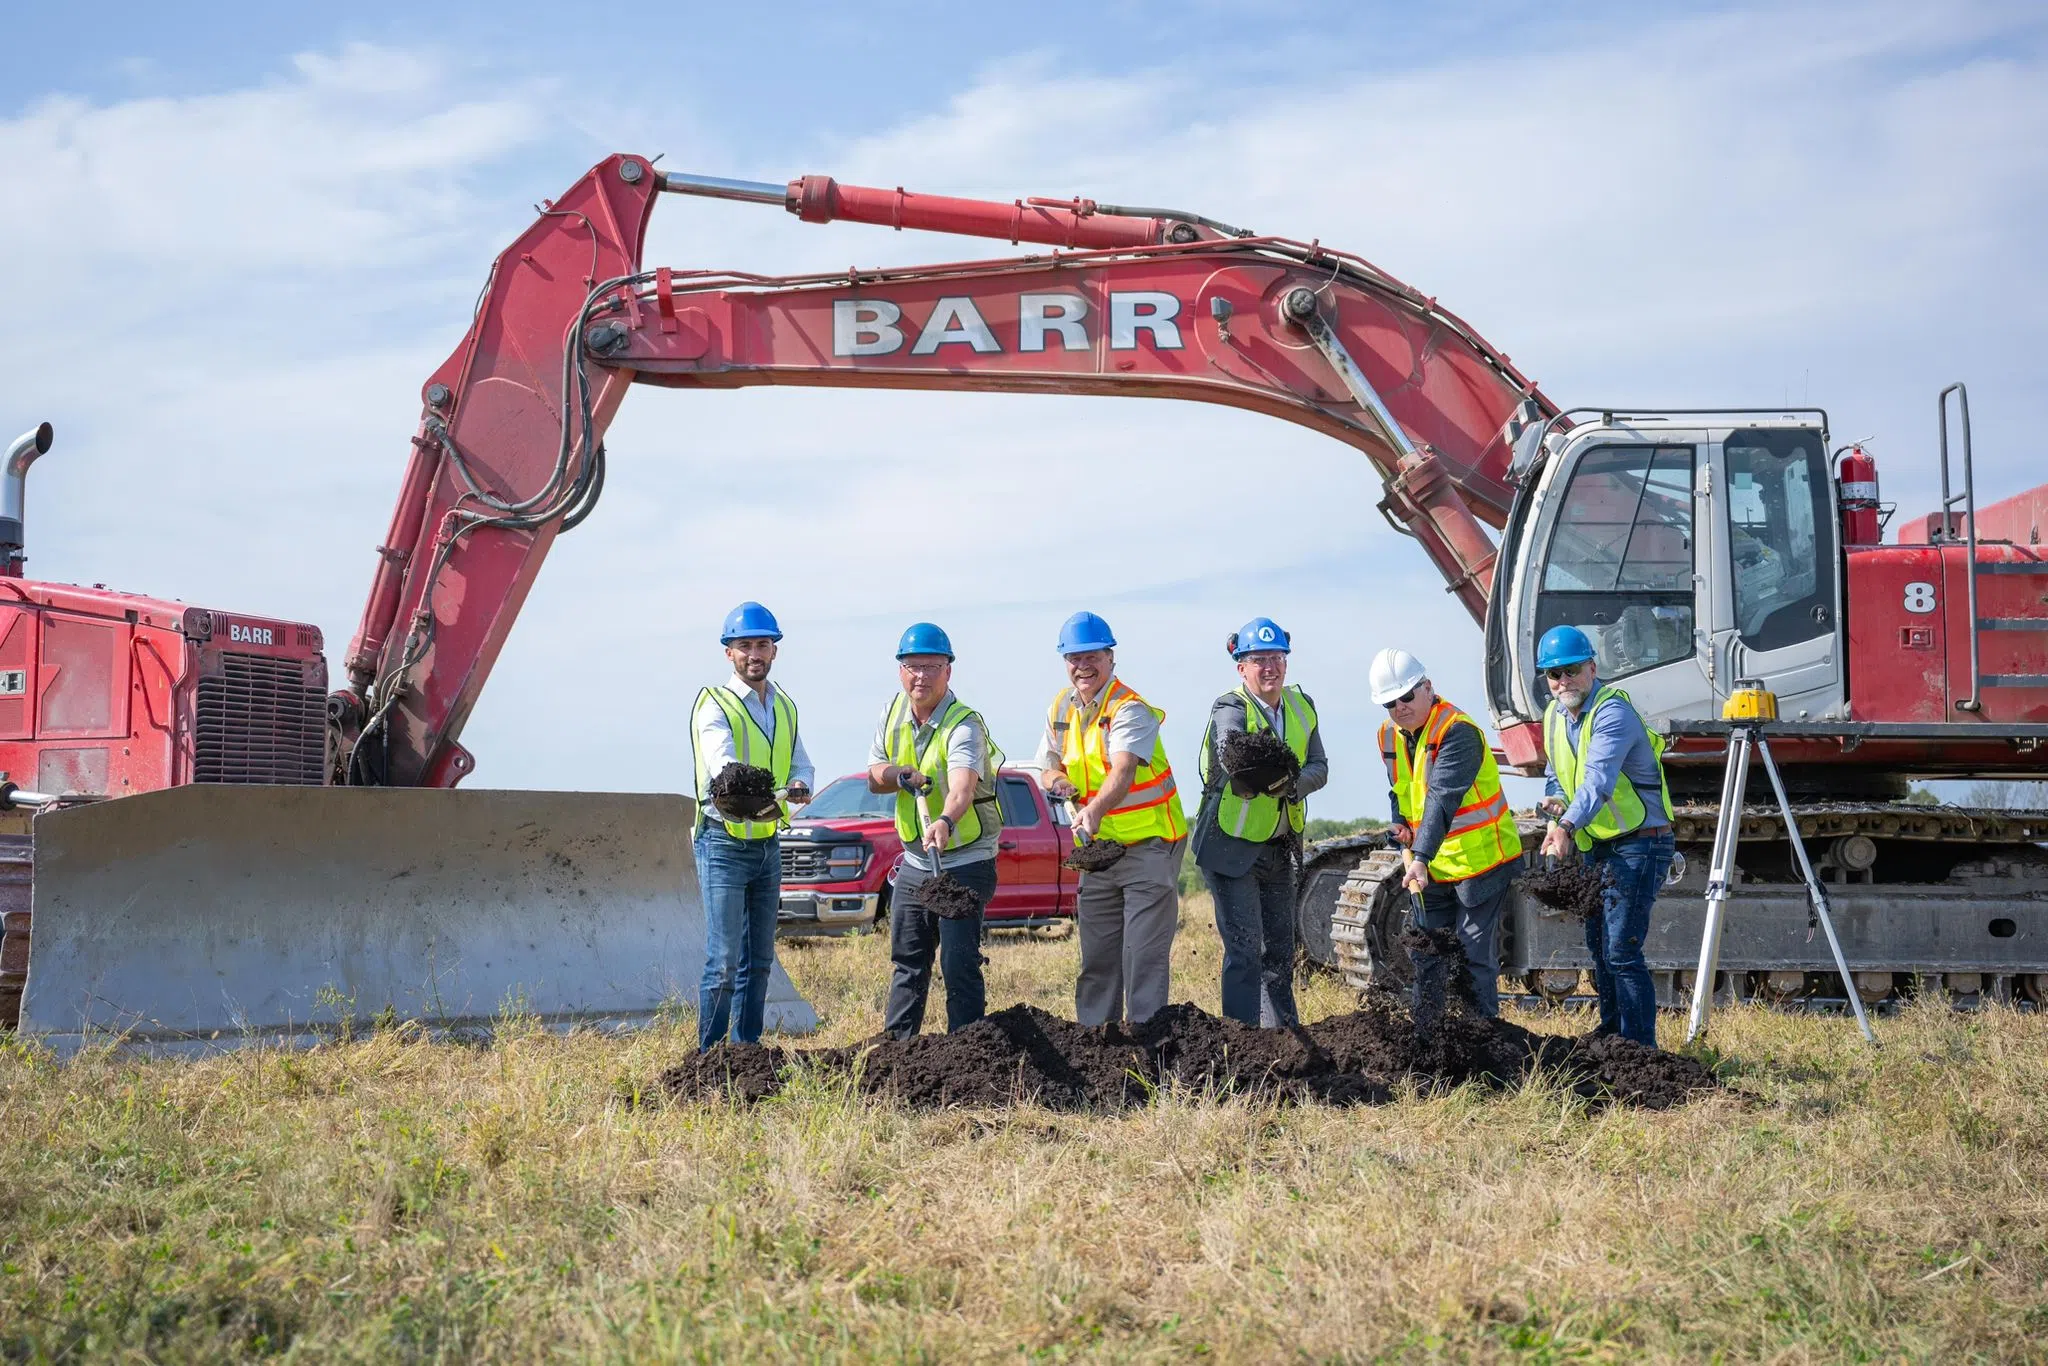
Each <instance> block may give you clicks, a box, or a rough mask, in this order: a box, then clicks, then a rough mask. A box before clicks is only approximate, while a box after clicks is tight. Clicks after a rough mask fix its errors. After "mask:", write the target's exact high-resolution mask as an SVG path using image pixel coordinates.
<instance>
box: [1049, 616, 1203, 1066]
mask: <svg viewBox="0 0 2048 1366" xmlns="http://www.w3.org/2000/svg"><path fill="white" fill-rule="evenodd" d="M1059 650H1060V655H1061V656H1062V657H1063V658H1064V659H1065V661H1066V666H1067V684H1068V686H1067V687H1065V688H1062V689H1060V691H1059V693H1058V694H1057V695H1056V696H1055V697H1054V698H1053V700H1052V706H1051V708H1050V709H1049V710H1048V711H1047V713H1046V722H1045V738H1044V740H1043V742H1042V743H1041V744H1040V745H1039V749H1038V767H1039V772H1040V773H1041V774H1042V775H1043V781H1044V784H1045V790H1046V791H1047V792H1048V793H1050V794H1051V795H1052V796H1054V797H1057V798H1059V799H1061V800H1063V801H1067V802H1070V803H1072V804H1073V807H1074V832H1075V835H1076V837H1077V838H1078V839H1081V840H1096V839H1103V840H1108V841H1110V842H1112V843H1114V844H1117V845H1120V846H1122V847H1123V850H1124V853H1123V856H1122V857H1121V858H1119V859H1118V860H1117V861H1116V862H1114V863H1111V864H1109V865H1108V866H1106V867H1103V868H1100V869H1097V870H1095V871H1092V872H1084V873H1082V874H1081V887H1080V891H1079V892H1078V893H1077V894H1076V897H1075V902H1074V920H1075V924H1076V928H1077V930H1078V932H1079V934H1080V939H1081V972H1080V976H1079V977H1078V978H1077V979H1076V980H1075V982H1074V1018H1075V1019H1077V1020H1079V1021H1080V1022H1081V1023H1082V1024H1084V1025H1099V1024H1106V1023H1108V1022H1109V1021H1111V1020H1120V1019H1128V1020H1130V1021H1131V1022H1132V1023H1133V1024H1136V1023H1138V1022H1140V1021H1143V1020H1149V1019H1151V1018H1152V1016H1153V1015H1155V1014H1157V1013H1158V1012H1159V1011H1160V1010H1161V1009H1163V1008H1164V1007H1165V1005H1166V996H1167V991H1168V986H1169V975H1170V974H1169V969H1170V967H1171V964H1172V959H1173V936H1174V932H1175V931H1176V930H1177V929H1179V927H1180V859H1181V849H1182V847H1183V845H1184V844H1185V842H1186V840H1187V833H1188V820H1187V816H1186V815H1185V814H1183V813H1182V811H1181V805H1180V792H1179V790H1178V789H1177V788H1176V787H1175V784H1174V778H1173V765H1172V764H1170V763H1168V762H1167V759H1166V745H1165V743H1164V742H1163V741H1162V740H1161V739H1160V736H1159V723H1160V722H1161V721H1164V720H1165V719H1166V713H1165V712H1163V711H1161V710H1159V709H1158V708H1157V707H1154V706H1152V705H1151V704H1150V703H1148V702H1146V701H1145V699H1144V698H1142V697H1140V696H1138V694H1137V692H1136V691H1135V690H1133V689H1132V688H1131V686H1130V685H1129V684H1128V683H1125V682H1124V681H1123V680H1122V679H1120V678H1118V677H1117V676H1116V636H1115V635H1113V634H1112V633H1111V632H1110V629H1109V623H1108V622H1106V621H1104V620H1103V619H1102V618H1101V617H1098V616H1096V615H1095V613H1093V612H1076V613H1074V615H1072V616H1071V617H1068V618H1067V620H1066V622H1065V624H1064V625H1062V626H1061V627H1060V640H1059Z"/></svg>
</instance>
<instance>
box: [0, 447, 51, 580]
mask: <svg viewBox="0 0 2048 1366" xmlns="http://www.w3.org/2000/svg"><path fill="white" fill-rule="evenodd" d="M55 436H56V433H55V432H54V431H53V430H52V429H51V427H50V424H49V423H47V422H44V423H41V424H40V425H38V426H37V427H36V428H35V429H34V430H33V431H27V432H23V433H22V434H21V435H20V436H19V437H17V438H16V439H15V442H14V444H13V445H11V446H9V447H8V448H7V463H6V466H5V474H4V476H0V578H8V579H18V578H20V577H21V564H22V561H23V560H24V559H25V558H27V557H26V556H25V555H24V554H23V553H22V551H23V541H22V517H23V515H24V514H23V508H24V506H25V505H26V503H27V501H28V467H29V466H30V465H33V464H35V463H36V460H37V458H38V457H39V456H43V455H47V454H49V451H50V442H51V441H52V440H53V439H55Z"/></svg>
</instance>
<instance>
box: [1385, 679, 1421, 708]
mask: <svg viewBox="0 0 2048 1366" xmlns="http://www.w3.org/2000/svg"><path fill="white" fill-rule="evenodd" d="M1421 691H1422V685H1421V684H1420V683H1417V684H1416V685H1415V686H1414V687H1412V688H1410V689H1409V690H1408V691H1407V692H1404V693H1402V694H1401V695H1400V696H1399V697H1397V698H1395V699H1394V700H1393V701H1391V702H1389V703H1387V704H1386V706H1387V710H1388V711H1392V710H1393V709H1394V708H1396V707H1405V706H1407V705H1408V704H1409V703H1410V702H1413V701H1414V700H1415V694H1417V693H1419V692H1421Z"/></svg>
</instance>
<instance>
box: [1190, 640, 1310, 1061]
mask: <svg viewBox="0 0 2048 1366" xmlns="http://www.w3.org/2000/svg"><path fill="white" fill-rule="evenodd" d="M1227 648H1228V649H1229V651H1230V657H1231V659H1232V660H1233V661H1234V662H1235V663H1236V665H1237V677H1238V685H1237V686H1236V687H1235V688H1232V689H1231V690H1230V691H1229V692H1227V693H1224V694H1223V695H1222V696H1221V697H1219V698H1217V699H1216V701H1215V702H1214V703H1213V704H1212V705H1211V706H1210V708H1209V727H1208V729H1207V730H1206V731H1204V732H1203V734H1202V759H1201V773H1202V807H1201V810H1200V811H1199V812H1198V813H1197V814H1196V816H1195V831H1194V836H1193V848H1194V855H1195V866H1196V867H1198V868H1200V869H1201V870H1202V880H1203V881H1204V882H1206V883H1208V884H1209V895H1210V898H1211V899H1212V900H1213V901H1214V902H1215V903H1216V933H1217V934H1218V935H1219V936H1220V937H1221V938H1222V940H1223V1013H1224V1015H1225V1016H1226V1017H1228V1018H1230V1019H1233V1020H1242V1021H1244V1022H1245V1023H1246V1024H1249V1025H1256V1024H1262V1023H1263V1024H1269V1025H1272V1024H1278V1025H1284V1026H1288V1027H1290V1028H1291V1027H1292V1026H1294V1025H1297V1024H1299V1023H1301V1016H1300V1013H1299V1012H1298V1011H1297V1010H1296V1008H1295V1004H1294V895H1295V886H1294V864H1295V853H1296V851H1297V850H1298V849H1299V848H1300V844H1301V836H1302V830H1303V828H1304V826H1305V825H1306V824H1307V820H1308V807H1307V804H1306V803H1307V798H1308V795H1309V794H1310V793H1312V792H1317V791H1320V790H1321V789H1322V787H1323V785H1324V784H1325V783H1327V782H1329V780H1330V762H1329V759H1328V757H1327V756H1326V755H1325V754H1324V753H1323V734H1322V730H1321V729H1320V727H1319V726H1318V724H1317V720H1316V704H1315V702H1314V701H1313V700H1311V699H1310V697H1309V695H1308V694H1307V693H1305V692H1303V691H1302V690H1301V689H1300V688H1298V687H1295V686H1293V685H1291V684H1289V683H1288V681H1287V656H1288V654H1289V652H1290V651H1291V649H1292V648H1293V646H1292V642H1291V641H1290V640H1289V638H1288V635H1287V632H1286V631H1284V630H1282V629H1281V628H1280V626H1279V625H1278V624H1277V623H1276V622H1274V621H1273V619H1272V618H1270V617H1254V618H1252V619H1251V620H1250V621H1248V622H1246V623H1245V624H1244V626H1243V627H1242V628H1241V629H1240V630H1238V631H1235V632H1233V633H1232V634H1231V637H1230V639H1229V641H1228V642H1227ZM1259 731H1271V732H1272V733H1273V734H1274V735H1275V736H1277V737H1279V739H1280V740H1281V741H1282V742H1283V743H1285V744H1286V746H1287V748H1288V750H1289V751H1291V752H1292V753H1293V755H1294V759H1295V763H1296V764H1297V765H1299V768H1300V774H1299V776H1294V777H1290V776H1289V775H1288V774H1286V773H1285V772H1284V771H1283V772H1281V773H1278V774H1274V775H1265V774H1259V775H1247V774H1231V773H1229V772H1226V771H1225V769H1224V766H1223V750H1224V746H1225V744H1226V743H1227V742H1228V741H1229V739H1230V737H1231V736H1233V735H1243V734H1248V733H1249V734H1256V733H1258V732H1259Z"/></svg>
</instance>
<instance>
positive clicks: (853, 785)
mask: <svg viewBox="0 0 2048 1366" xmlns="http://www.w3.org/2000/svg"><path fill="white" fill-rule="evenodd" d="M895 814H896V794H895V793H893V792H870V791H868V780H867V778H866V777H865V776H862V777H858V778H838V779H835V780H833V781H832V782H829V783H827V784H825V787H824V790H823V791H821V792H819V793H818V795H817V796H815V797H813V798H812V799H811V804H810V805H809V806H806V807H802V808H800V809H799V810H798V811H797V815H798V817H799V818H801V819H804V820H833V819H839V820H845V819H849V818H852V817H856V816H867V817H876V818H883V819H886V818H887V817H890V816H894V815H895Z"/></svg>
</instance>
